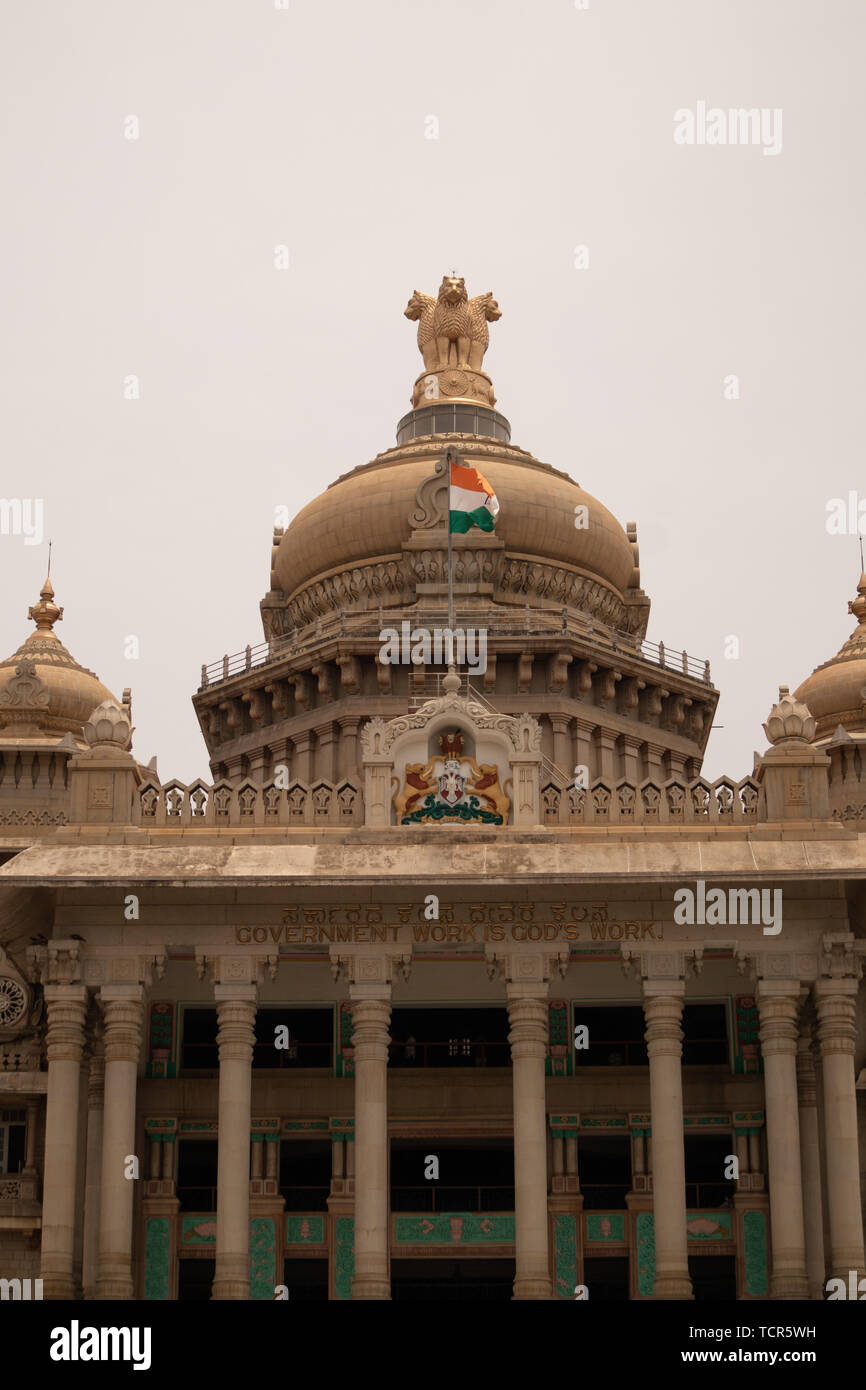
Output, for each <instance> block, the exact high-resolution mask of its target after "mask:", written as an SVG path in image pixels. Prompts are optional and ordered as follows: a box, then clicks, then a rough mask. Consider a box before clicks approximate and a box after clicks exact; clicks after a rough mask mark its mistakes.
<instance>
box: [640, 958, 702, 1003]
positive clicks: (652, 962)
mask: <svg viewBox="0 0 866 1390" xmlns="http://www.w3.org/2000/svg"><path fill="white" fill-rule="evenodd" d="M620 950H621V952H622V969H623V974H624V975H625V976H626V977H627V978H628V977H630V976H631V975H632V974H633V973H636V974H637V975H638V976H639V977H640V980H641V985H642V988H643V997H644V999H645V1000H647V999H652V998H654V997H656V996H662V997H667V998H672V999H676V998H679V999H682V998H683V997H684V996H685V992H686V976H687V975H688V974H689V971H690V969H692V968H694V969H695V970H699V969H700V957H701V955H702V954H703V947H701V946H695V947H692V948H690V949H688V950H684V951H635V950H634V949H633V948H632V947H631V946H622V947H620Z"/></svg>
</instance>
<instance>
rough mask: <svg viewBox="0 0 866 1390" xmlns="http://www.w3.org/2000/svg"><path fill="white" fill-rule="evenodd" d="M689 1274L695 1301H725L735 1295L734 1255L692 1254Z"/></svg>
mask: <svg viewBox="0 0 866 1390" xmlns="http://www.w3.org/2000/svg"><path fill="white" fill-rule="evenodd" d="M689 1274H690V1275H691V1278H692V1288H693V1290H694V1295H695V1302H696V1303H701V1302H713V1303H727V1302H733V1301H734V1299H735V1298H736V1297H737V1259H736V1256H735V1255H692V1256H691V1257H690V1259H689Z"/></svg>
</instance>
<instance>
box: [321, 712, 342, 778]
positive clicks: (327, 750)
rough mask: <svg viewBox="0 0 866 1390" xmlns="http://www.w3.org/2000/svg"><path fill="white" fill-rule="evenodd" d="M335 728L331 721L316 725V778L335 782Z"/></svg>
mask: <svg viewBox="0 0 866 1390" xmlns="http://www.w3.org/2000/svg"><path fill="white" fill-rule="evenodd" d="M336 732H337V730H336V726H335V724H334V723H333V722H332V721H330V720H329V721H328V723H327V724H317V725H316V778H317V779H318V778H322V779H323V780H324V781H326V782H336V780H337V777H336V770H335V769H336V752H337V748H336V744H335V742H334V735H335V734H336Z"/></svg>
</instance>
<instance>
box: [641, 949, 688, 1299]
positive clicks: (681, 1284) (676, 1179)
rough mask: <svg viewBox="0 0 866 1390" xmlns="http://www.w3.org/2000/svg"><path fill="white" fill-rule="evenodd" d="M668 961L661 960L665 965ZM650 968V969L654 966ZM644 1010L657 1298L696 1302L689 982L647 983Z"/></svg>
mask: <svg viewBox="0 0 866 1390" xmlns="http://www.w3.org/2000/svg"><path fill="white" fill-rule="evenodd" d="M664 960H670V957H662V958H661V960H660V961H659V965H661V964H662V961H664ZM650 968H651V967H650ZM646 976H647V972H646V970H645V971H644V982H643V998H644V1003H643V1008H644V1016H645V1018H646V1025H647V1027H646V1042H647V1051H648V1053H649V1069H650V1110H651V1114H652V1148H653V1159H652V1162H653V1170H652V1173H653V1214H654V1222H653V1225H654V1230H655V1249H656V1276H655V1285H654V1288H653V1296H654V1297H655V1298H660V1299H689V1298H692V1297H693V1293H692V1281H691V1278H690V1277H689V1261H688V1251H687V1242H686V1159H685V1145H684V1142H683V1075H682V1051H683V1032H682V1028H681V1026H680V1024H681V1022H682V1015H683V1000H684V997H685V981H684V979H682V978H681V977H679V978H674V977H671V978H647V977H646Z"/></svg>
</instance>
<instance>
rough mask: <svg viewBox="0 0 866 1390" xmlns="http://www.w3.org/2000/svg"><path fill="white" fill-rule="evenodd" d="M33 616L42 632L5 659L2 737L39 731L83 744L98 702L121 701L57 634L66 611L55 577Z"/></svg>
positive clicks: (0, 675) (1, 664)
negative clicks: (68, 735)
mask: <svg viewBox="0 0 866 1390" xmlns="http://www.w3.org/2000/svg"><path fill="white" fill-rule="evenodd" d="M27 616H28V618H31V619H32V620H33V622H35V624H36V631H35V632H31V634H30V636H29V637H28V638H27V639H26V640H25V641H24V642H22V644H21V646H20V647H19V648H18V650H17V651H16V652H13V654H12V656H9V657H7V658H6V660H5V661H0V714H2V716H3V718H2V727H0V738H2V739H3V740H4V741H6V740H8V739H9V738H10V737H12V738H18V737H20V738H29V737H30V735H31V733H33V734H38V735H39V736H41V737H43V738H46V737H47V738H51V739H53V738H55V737H56V738H62V737H63V735H64V734H66V733H71V734H72V735H73V736H74V737H75V738H76V739H78V740H79V741H81V742H83V738H84V725H85V723H86V722H87V720H88V719H89V718H90V716H91V714H92V713H93V711H94V710H95V708H96V706H97V705H101V704H102V702H103V701H104V700H110V701H111V702H112V703H113V704H118V703H119V702H118V701H117V699H116V697H115V696H114V695H112V693H111V691H110V690H109V689H108V688H107V687H106V686H104V685H103V684H102V682H101V681H100V680H98V679H97V677H96V676H95V675H94V674H93V672H92V671H88V670H86V669H85V668H84V667H83V666H79V664H78V662H77V661H76V660H75V659H74V657H72V656H70V654H69V652H68V651H67V650H66V648H65V647H64V645H63V643H62V642H61V641H60V638H59V637H57V636H56V635H55V633H54V624H55V623H57V622H59V621H60V619H61V618H62V617H63V609H62V608H58V607H57V605H56V603H55V602H54V589H53V588H52V586H51V580H50V579H46V581H45V583H44V584H43V586H42V590H41V592H40V595H39V602H38V603H37V604H35V605H34V607H32V608H30V609H29V610H28V613H27ZM19 667H23V674H22V673H21V672H19V670H18V668H19ZM25 682H26V686H27V687H28V688H27V689H25V685H24V683H25Z"/></svg>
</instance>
